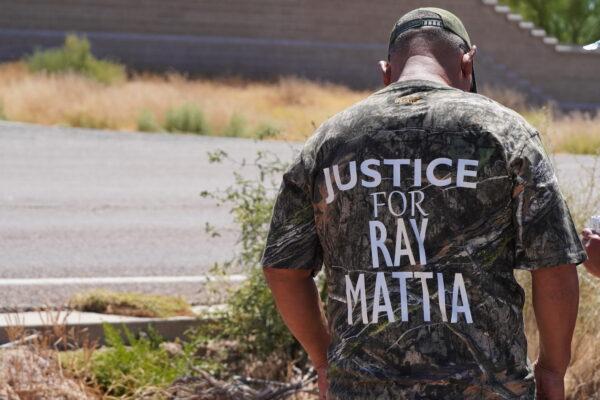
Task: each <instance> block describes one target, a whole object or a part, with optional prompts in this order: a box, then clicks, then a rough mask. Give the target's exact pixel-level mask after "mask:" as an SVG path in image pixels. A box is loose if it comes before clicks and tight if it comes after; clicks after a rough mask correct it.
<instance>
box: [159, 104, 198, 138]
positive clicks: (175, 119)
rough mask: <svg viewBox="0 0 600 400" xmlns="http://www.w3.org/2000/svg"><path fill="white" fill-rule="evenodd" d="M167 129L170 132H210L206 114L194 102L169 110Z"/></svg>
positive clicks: (166, 120) (166, 122)
mask: <svg viewBox="0 0 600 400" xmlns="http://www.w3.org/2000/svg"><path fill="white" fill-rule="evenodd" d="M164 128H165V130H167V131H169V132H184V133H196V134H199V135H206V134H208V133H209V128H208V124H207V123H206V120H205V119H204V114H203V113H202V111H201V110H200V109H199V108H198V106H196V105H194V104H184V105H182V106H180V107H177V108H172V109H170V110H169V111H167V116H166V119H165V126H164Z"/></svg>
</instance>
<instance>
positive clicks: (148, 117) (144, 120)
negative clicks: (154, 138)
mask: <svg viewBox="0 0 600 400" xmlns="http://www.w3.org/2000/svg"><path fill="white" fill-rule="evenodd" d="M137 129H138V131H140V132H159V131H161V130H162V128H161V127H160V125H159V124H158V122H156V118H154V114H153V113H152V111H149V110H142V112H141V113H140V115H139V116H138V119H137Z"/></svg>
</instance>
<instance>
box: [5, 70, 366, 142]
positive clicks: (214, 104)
mask: <svg viewBox="0 0 600 400" xmlns="http://www.w3.org/2000/svg"><path fill="white" fill-rule="evenodd" d="M366 95H367V93H366V92H354V91H351V90H349V89H347V88H344V87H341V86H334V85H322V84H318V83H314V82H306V81H302V80H298V79H295V78H288V79H282V80H280V81H279V82H275V83H259V82H247V81H243V80H236V79H228V80H216V81H215V80H188V79H185V78H183V77H181V76H179V75H174V74H172V75H166V76H157V75H140V76H134V77H132V78H131V79H130V80H128V81H126V82H123V83H117V84H114V85H109V86H108V85H103V84H100V83H97V82H94V81H92V80H90V79H87V78H85V77H82V76H79V75H74V74H70V75H69V74H67V75H45V74H31V73H30V72H28V70H27V69H26V68H25V66H24V65H23V64H21V63H12V64H4V65H2V66H0V103H2V104H3V110H4V114H5V116H6V118H7V119H9V120H14V121H23V122H32V123H37V124H49V125H71V126H86V127H96V128H107V129H117V130H136V129H137V120H138V118H139V116H140V114H142V113H143V112H144V111H146V112H151V113H152V114H153V115H155V116H156V119H157V121H158V122H159V123H160V122H163V121H164V119H165V116H166V114H167V112H168V110H169V109H171V108H174V107H179V106H181V105H183V104H196V105H198V106H199V108H200V109H201V110H202V111H203V112H204V114H205V115H206V116H207V120H208V122H209V124H210V126H211V127H212V130H213V133H214V134H217V135H218V134H220V133H221V132H223V131H224V130H225V129H226V128H227V126H228V125H229V122H230V120H231V118H232V116H234V115H237V116H240V117H242V118H243V120H244V121H245V123H246V128H247V129H246V132H247V135H251V133H252V132H253V131H254V130H255V129H257V128H258V127H259V126H260V125H264V124H269V125H272V126H274V127H276V128H277V129H279V130H280V131H281V132H282V133H281V135H280V136H279V138H281V139H304V138H306V137H307V136H309V135H310V134H311V133H312V131H313V130H314V127H315V125H318V124H319V123H321V122H322V121H323V120H325V119H326V118H328V117H330V116H331V115H333V114H335V113H336V112H338V111H339V110H341V109H343V108H345V107H347V106H348V105H350V104H352V103H354V102H356V101H358V100H359V99H361V98H363V97H365V96H366Z"/></svg>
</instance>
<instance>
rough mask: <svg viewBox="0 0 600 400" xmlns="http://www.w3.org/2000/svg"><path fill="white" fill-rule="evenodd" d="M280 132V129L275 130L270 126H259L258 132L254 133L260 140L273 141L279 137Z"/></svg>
mask: <svg viewBox="0 0 600 400" xmlns="http://www.w3.org/2000/svg"><path fill="white" fill-rule="evenodd" d="M279 133H280V131H279V129H277V128H275V127H274V126H272V125H269V124H261V125H259V126H258V128H256V131H255V132H254V136H255V137H256V138H257V139H258V140H264V139H272V138H274V137H276V136H277V135H279Z"/></svg>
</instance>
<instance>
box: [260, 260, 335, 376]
mask: <svg viewBox="0 0 600 400" xmlns="http://www.w3.org/2000/svg"><path fill="white" fill-rule="evenodd" d="M264 274H265V277H266V279H267V283H268V284H269V287H270V288H271V292H272V293H273V297H274V298H275V304H276V305H277V309H278V310H279V313H280V314H281V317H282V318H283V321H284V322H285V324H286V326H287V327H288V328H289V330H290V331H291V332H292V334H293V335H294V336H295V337H296V339H298V341H299V342H300V344H301V345H302V347H303V348H304V350H306V352H307V353H308V357H309V358H310V360H311V361H312V363H313V365H314V366H315V368H316V369H322V368H324V367H326V366H327V347H328V346H329V341H330V338H329V332H328V329H327V320H326V319H325V315H324V313H323V307H322V304H321V299H320V298H319V291H318V290H317V286H316V285H315V281H314V279H313V278H312V274H311V271H310V270H299V269H278V268H264Z"/></svg>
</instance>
